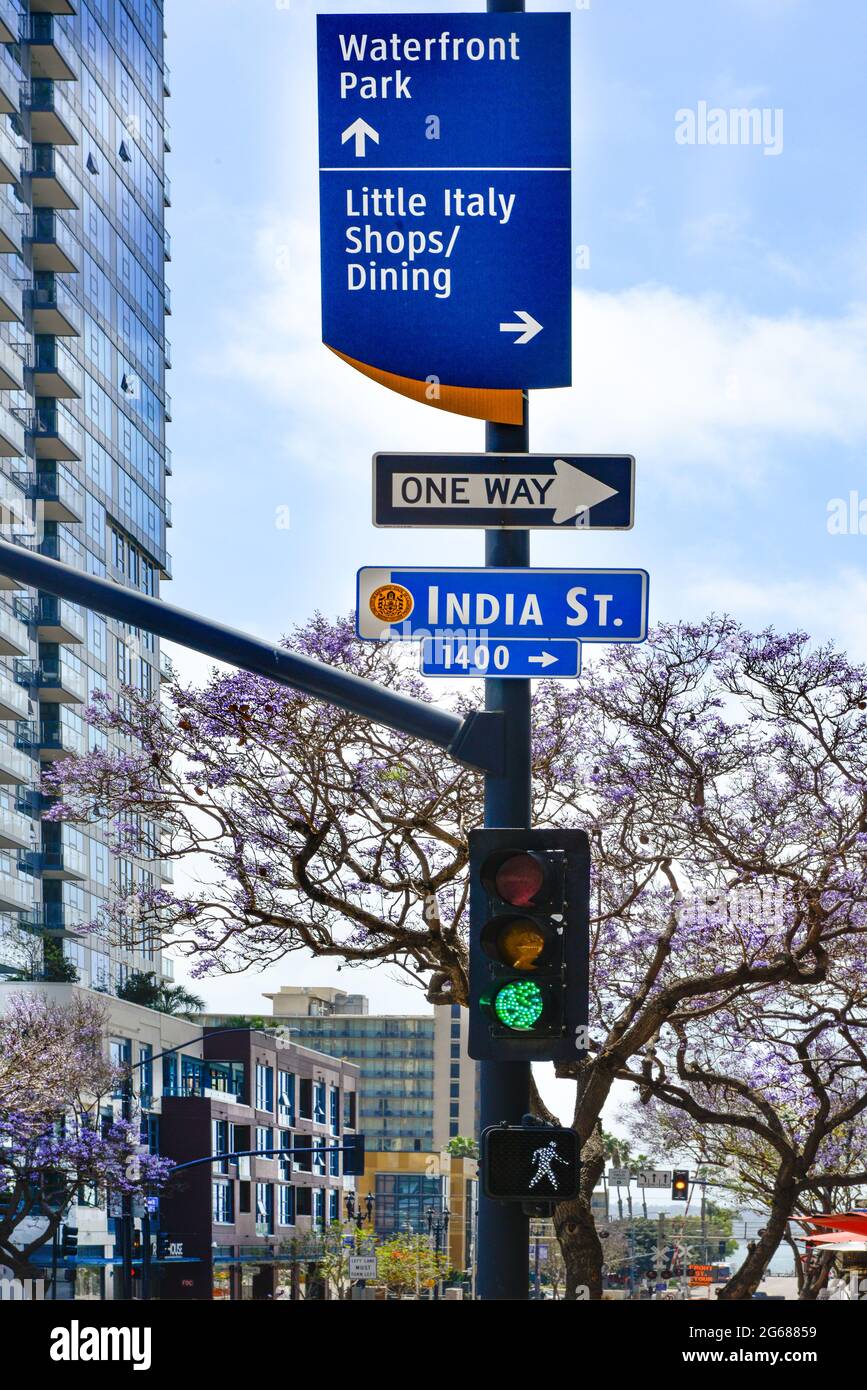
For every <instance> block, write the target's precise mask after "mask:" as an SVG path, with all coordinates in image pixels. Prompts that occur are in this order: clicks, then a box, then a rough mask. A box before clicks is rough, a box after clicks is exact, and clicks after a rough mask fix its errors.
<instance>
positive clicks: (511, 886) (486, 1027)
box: [469, 829, 590, 1061]
mask: <svg viewBox="0 0 867 1390" xmlns="http://www.w3.org/2000/svg"><path fill="white" fill-rule="evenodd" d="M469 841H470V1026H469V1053H470V1056H471V1057H474V1058H476V1059H477V1060H495V1061H521V1060H534V1061H561V1060H571V1059H574V1058H576V1057H579V1056H582V1055H583V1054H584V1052H585V1050H586V1032H587V1017H588V1009H589V1003H588V974H589V914H590V850H589V843H588V839H587V835H586V834H585V833H584V831H582V830H499V829H495V830H471V831H470V835H469Z"/></svg>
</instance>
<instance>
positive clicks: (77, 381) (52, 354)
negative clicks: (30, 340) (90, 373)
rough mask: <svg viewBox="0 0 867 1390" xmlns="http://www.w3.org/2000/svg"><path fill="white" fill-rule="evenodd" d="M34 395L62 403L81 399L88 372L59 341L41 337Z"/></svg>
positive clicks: (37, 353) (38, 341)
mask: <svg viewBox="0 0 867 1390" xmlns="http://www.w3.org/2000/svg"><path fill="white" fill-rule="evenodd" d="M33 392H34V395H36V396H49V397H52V398H55V399H58V400H66V401H76V400H81V397H82V395H83V394H84V372H83V371H82V369H81V367H80V366H79V365H78V363H77V362H76V360H75V358H74V357H73V356H72V353H71V352H70V351H69V349H68V348H66V347H64V346H63V343H62V342H60V341H59V340H58V339H57V338H53V337H51V336H48V337H37V339H36V351H35V353H34V360H33Z"/></svg>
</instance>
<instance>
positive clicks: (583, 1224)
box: [554, 1131, 605, 1303]
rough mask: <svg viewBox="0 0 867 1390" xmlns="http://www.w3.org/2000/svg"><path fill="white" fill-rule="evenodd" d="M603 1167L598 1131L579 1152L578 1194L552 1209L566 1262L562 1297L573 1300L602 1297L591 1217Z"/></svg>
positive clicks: (598, 1254) (598, 1251)
mask: <svg viewBox="0 0 867 1390" xmlns="http://www.w3.org/2000/svg"><path fill="white" fill-rule="evenodd" d="M604 1166H605V1154H604V1150H603V1147H602V1136H601V1135H600V1134H599V1133H598V1131H594V1133H593V1134H592V1135H591V1136H590V1138H589V1139H588V1140H587V1142H586V1144H585V1145H584V1147H583V1149H582V1152H581V1194H580V1196H579V1197H577V1198H575V1200H574V1201H571V1202H561V1203H560V1204H559V1205H558V1206H557V1207H555V1208H554V1231H555V1233H556V1235H557V1240H558V1241H559V1243H560V1249H561V1251H562V1253H563V1260H564V1263H565V1265H566V1279H565V1290H564V1294H563V1297H564V1300H566V1301H567V1302H572V1303H574V1302H576V1301H577V1300H578V1299H584V1298H587V1299H590V1300H592V1301H595V1302H599V1301H600V1300H601V1298H602V1242H601V1241H600V1239H599V1236H598V1234H597V1231H596V1222H595V1221H594V1219H593V1211H592V1208H591V1197H592V1193H593V1189H594V1187H595V1186H596V1183H597V1182H598V1180H599V1176H600V1174H601V1172H602V1169H603V1167H604Z"/></svg>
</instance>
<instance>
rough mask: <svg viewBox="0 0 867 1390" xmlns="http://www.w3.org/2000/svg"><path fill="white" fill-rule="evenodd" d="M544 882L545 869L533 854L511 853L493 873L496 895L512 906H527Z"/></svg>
mask: <svg viewBox="0 0 867 1390" xmlns="http://www.w3.org/2000/svg"><path fill="white" fill-rule="evenodd" d="M544 884H545V870H544V868H543V866H542V864H541V863H540V862H539V860H538V859H537V858H536V856H535V855H534V854H513V855H512V856H511V857H510V858H509V859H504V860H503V862H502V864H501V865H500V867H499V868H498V869H497V872H496V873H495V875H494V888H495V889H496V893H497V897H499V898H502V900H503V902H504V903H509V904H510V905H511V906H512V907H528V906H529V905H530V903H532V902H533V901H534V899H535V898H536V895H537V894H538V893H539V892H540V891H541V889H542V888H543V887H544Z"/></svg>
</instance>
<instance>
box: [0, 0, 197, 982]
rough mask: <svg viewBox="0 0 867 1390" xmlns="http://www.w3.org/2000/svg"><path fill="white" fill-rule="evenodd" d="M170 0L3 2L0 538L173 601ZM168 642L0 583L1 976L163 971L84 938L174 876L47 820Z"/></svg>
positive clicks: (99, 834)
mask: <svg viewBox="0 0 867 1390" xmlns="http://www.w3.org/2000/svg"><path fill="white" fill-rule="evenodd" d="M163 40H164V34H163V13H162V4H161V3H159V0H30V3H29V4H28V3H26V0H20V2H19V0H0V534H2V536H3V538H4V539H6V540H13V541H15V542H17V543H19V544H21V545H25V546H30V547H34V548H35V549H37V550H38V551H39V552H40V553H41V554H43V555H47V556H50V557H52V558H55V559H60V560H63V561H65V562H66V563H68V564H72V565H76V566H78V567H80V568H81V569H83V570H85V571H87V572H88V573H91V574H97V575H101V576H106V577H108V578H111V579H113V580H114V581H115V582H117V583H122V584H125V585H129V586H132V587H135V588H138V589H141V590H142V591H143V592H144V593H147V594H151V595H159V592H160V585H161V582H162V581H164V580H166V579H169V578H170V577H171V559H170V557H169V555H168V552H167V550H166V528H167V526H169V525H170V511H169V505H168V502H167V500H166V477H167V475H169V474H170V473H171V457H170V453H169V450H168V449H167V447H166V424H167V422H168V421H169V420H170V419H171V401H170V398H169V395H168V392H167V390H166V373H167V369H168V367H169V365H170V349H169V344H168V340H167V338H166V319H167V315H168V314H169V313H170V312H171V305H170V296H169V291H168V287H167V285H166V278H165V277H166V263H167V261H168V259H169V258H170V243H169V237H168V233H167V232H166V229H165V209H166V207H167V206H168V205H169V203H170V200H171V195H170V187H169V180H168V178H167V176H166V172H165V155H166V152H167V150H168V148H169V144H170V137H169V127H168V124H167V122H166V120H165V114H164V104H165V98H166V96H167V94H168V90H169V72H168V69H167V67H166V65H165V61H164V53H163ZM159 680H160V650H159V643H158V641H157V640H156V639H155V638H154V637H153V636H152V635H151V634H149V633H146V632H143V631H139V630H137V629H131V628H128V627H126V626H125V625H123V624H119V623H116V622H114V621H110V620H106V619H104V618H102V617H100V616H99V615H97V614H94V613H88V612H86V611H84V610H82V609H81V608H79V607H77V606H76V605H74V604H71V603H68V602H66V601H64V600H59V599H57V598H55V597H53V596H52V595H50V594H47V593H41V592H36V591H34V590H30V589H22V588H20V587H19V586H18V584H17V581H12V580H8V579H2V578H0V976H2V975H6V976H7V977H8V976H12V977H21V976H24V977H26V978H31V979H42V980H47V981H52V980H54V981H64V980H67V981H68V980H76V979H77V980H78V981H79V982H80V983H81V984H83V985H87V986H94V987H98V988H101V989H109V990H111V989H114V988H116V987H117V985H118V984H120V983H122V982H123V980H124V979H125V978H126V976H127V974H128V973H129V972H130V971H132V970H155V971H156V972H157V973H159V974H162V975H164V976H167V975H168V974H170V971H171V964H170V962H164V961H163V960H162V958H161V956H160V952H159V949H158V947H157V945H156V943H154V944H153V945H152V946H151V945H150V944H149V943H147V942H145V943H136V945H135V947H134V948H133V947H131V948H130V949H125V948H124V947H123V946H121V945H118V944H117V943H109V942H107V941H106V939H105V938H104V936H99V935H83V936H82V935H81V934H80V928H81V927H82V925H83V924H86V923H88V922H91V921H94V920H96V919H97V918H98V916H99V912H100V908H101V906H102V904H103V903H104V901H105V900H106V899H107V898H108V897H109V896H110V894H111V892H112V891H113V890H114V889H117V888H120V889H121V890H123V889H124V888H130V889H131V888H135V887H138V886H142V885H144V886H150V885H151V884H159V882H160V881H162V880H164V879H166V878H167V877H169V876H170V868H169V866H167V865H166V864H164V863H163V862H162V860H161V858H160V854H159V846H160V827H159V826H158V825H153V826H147V827H145V829H146V830H148V831H149V832H150V834H149V838H150V840H151V841H152V844H153V846H154V851H153V853H152V855H151V856H150V857H149V858H148V859H147V860H146V861H142V860H132V859H129V858H116V857H114V856H113V855H112V854H111V853H110V852H109V849H108V846H107V843H106V838H107V837H106V834H105V831H104V829H103V828H102V827H99V826H88V827H87V828H86V829H84V830H83V829H81V828H79V827H75V826H71V825H62V824H59V823H52V822H50V821H45V820H44V819H43V816H44V812H45V810H46V807H47V805H48V804H49V803H48V801H47V800H46V797H45V795H44V791H43V789H42V788H41V785H40V778H41V773H42V770H43V769H44V768H45V766H46V765H49V764H50V763H51V762H52V761H54V760H56V759H58V758H63V757H67V756H69V755H70V754H74V753H82V752H84V751H86V750H87V749H88V747H93V746H94V744H95V742H96V741H97V740H98V739H100V738H101V735H98V734H97V733H95V732H94V731H93V730H91V729H89V728H88V726H87V725H86V723H85V721H84V719H83V717H82V712H83V709H84V707H85V706H86V704H87V703H88V702H89V700H90V699H91V697H92V695H93V692H94V691H95V690H105V689H108V690H110V691H117V690H118V689H119V688H120V687H121V686H124V685H132V686H134V687H136V688H137V689H138V690H140V691H142V692H143V693H145V694H148V695H150V694H155V693H156V692H157V690H158V687H159Z"/></svg>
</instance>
